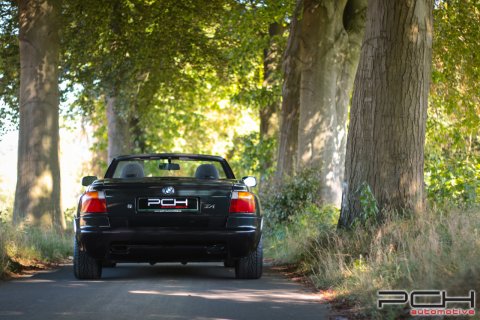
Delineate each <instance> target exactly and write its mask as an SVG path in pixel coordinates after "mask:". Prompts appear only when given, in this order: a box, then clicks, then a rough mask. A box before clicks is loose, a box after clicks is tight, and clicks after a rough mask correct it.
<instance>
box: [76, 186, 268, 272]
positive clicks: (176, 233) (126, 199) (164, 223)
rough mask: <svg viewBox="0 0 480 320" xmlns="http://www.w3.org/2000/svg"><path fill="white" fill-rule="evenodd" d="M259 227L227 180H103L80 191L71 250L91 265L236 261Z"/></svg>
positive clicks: (249, 201) (244, 190) (255, 210)
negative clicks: (82, 255) (75, 248)
mask: <svg viewBox="0 0 480 320" xmlns="http://www.w3.org/2000/svg"><path fill="white" fill-rule="evenodd" d="M228 178H230V179H228ZM261 229H262V218H261V215H260V206H259V203H258V199H257V198H256V196H255V195H254V194H253V193H251V192H250V190H249V188H248V187H247V186H246V185H245V184H244V183H242V182H241V181H238V180H235V179H233V178H232V177H226V178H225V179H199V178H195V177H193V178H192V177H140V178H137V177H134V178H131V179H124V178H114V177H111V178H106V179H104V180H99V181H96V182H95V183H93V184H92V185H90V186H89V187H88V189H87V192H85V194H84V195H83V196H82V197H81V200H80V204H79V210H78V212H77V217H76V219H75V231H76V232H75V233H76V244H77V245H78V247H79V251H80V252H84V253H86V254H87V255H88V257H89V258H91V259H92V260H94V261H96V263H97V265H98V264H101V263H102V262H105V261H108V262H150V263H152V264H153V263H156V262H183V263H185V262H193V261H235V262H238V261H240V260H241V259H242V258H244V257H246V256H248V255H250V254H251V253H252V252H255V250H256V249H257V247H258V245H259V243H260V238H261Z"/></svg>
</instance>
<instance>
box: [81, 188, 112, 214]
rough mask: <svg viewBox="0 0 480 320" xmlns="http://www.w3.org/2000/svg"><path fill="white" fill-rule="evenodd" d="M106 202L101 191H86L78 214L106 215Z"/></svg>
mask: <svg viewBox="0 0 480 320" xmlns="http://www.w3.org/2000/svg"><path fill="white" fill-rule="evenodd" d="M106 212H107V202H106V201H105V193H104V192H103V191H88V192H85V194H84V195H83V196H82V208H81V209H80V213H106Z"/></svg>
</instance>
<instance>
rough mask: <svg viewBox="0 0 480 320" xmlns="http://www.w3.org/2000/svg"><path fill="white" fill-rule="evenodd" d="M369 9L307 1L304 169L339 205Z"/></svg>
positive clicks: (356, 1)
mask: <svg viewBox="0 0 480 320" xmlns="http://www.w3.org/2000/svg"><path fill="white" fill-rule="evenodd" d="M365 8H366V1H361V0H350V1H347V0H339V1H337V0H331V1H323V2H318V1H315V0H305V4H304V9H303V20H302V22H301V24H302V27H301V30H302V31H301V39H302V42H301V46H300V60H301V61H302V71H301V79H300V118H299V131H298V155H297V156H298V168H299V169H300V168H315V169H316V170H318V174H319V178H320V180H321V182H322V183H321V185H320V190H319V200H320V202H322V203H328V204H334V205H337V206H340V203H341V196H342V187H341V186H342V180H343V173H344V161H345V145H346V123H347V114H348V105H349V102H350V93H351V90H352V85H353V79H354V75H355V71H356V67H357V64H358V59H359V55H360V45H361V39H362V36H363V30H364V28H363V26H364V11H365Z"/></svg>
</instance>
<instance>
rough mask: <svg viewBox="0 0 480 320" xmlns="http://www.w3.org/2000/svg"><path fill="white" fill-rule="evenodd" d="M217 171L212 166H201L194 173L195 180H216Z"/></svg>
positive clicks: (217, 176)
mask: <svg viewBox="0 0 480 320" xmlns="http://www.w3.org/2000/svg"><path fill="white" fill-rule="evenodd" d="M219 176H220V175H219V174H218V170H217V168H215V166H214V165H213V164H201V165H199V166H198V168H197V170H196V171H195V178H197V179H218V178H219Z"/></svg>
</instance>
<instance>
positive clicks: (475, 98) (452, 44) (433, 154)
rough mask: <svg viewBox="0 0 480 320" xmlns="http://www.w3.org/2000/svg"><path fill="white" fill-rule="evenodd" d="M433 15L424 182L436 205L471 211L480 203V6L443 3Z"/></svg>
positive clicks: (469, 0)
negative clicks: (479, 39)
mask: <svg viewBox="0 0 480 320" xmlns="http://www.w3.org/2000/svg"><path fill="white" fill-rule="evenodd" d="M434 15H435V28H434V39H435V40H434V42H433V75H432V85H431V93H430V105H429V109H428V120H427V132H426V136H427V139H426V148H425V178H426V179H425V180H426V181H425V182H426V185H427V191H428V197H429V199H430V200H431V201H433V202H435V203H441V204H445V203H448V202H450V203H451V202H453V203H455V204H456V205H461V206H465V205H467V206H469V205H472V204H473V203H479V202H480V189H479V186H480V169H479V164H480V132H479V128H480V92H479V91H478V83H479V82H480V68H479V67H478V66H479V65H480V55H478V38H479V37H480V3H479V2H478V1H472V0H465V1H464V0H452V1H439V2H438V3H437V5H436V7H435V10H434Z"/></svg>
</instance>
